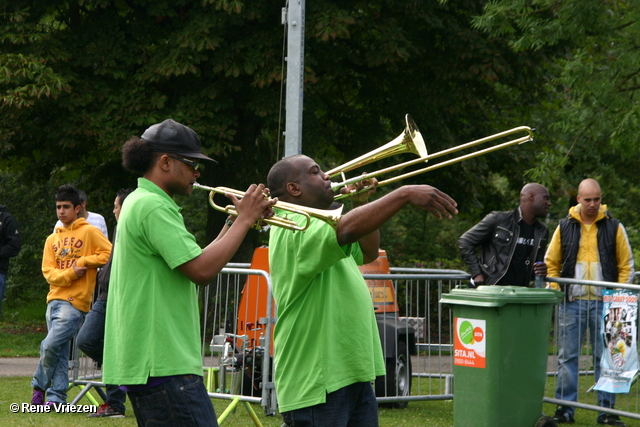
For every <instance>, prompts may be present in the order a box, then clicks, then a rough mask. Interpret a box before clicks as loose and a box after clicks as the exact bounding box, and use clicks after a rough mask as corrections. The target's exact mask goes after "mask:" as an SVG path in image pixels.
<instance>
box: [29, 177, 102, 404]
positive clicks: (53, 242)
mask: <svg viewBox="0 0 640 427" xmlns="http://www.w3.org/2000/svg"><path fill="white" fill-rule="evenodd" d="M80 208H81V206H80V195H79V193H78V190H77V189H75V188H74V187H73V186H71V185H63V186H60V187H59V188H58V192H57V193H56V213H57V215H58V219H59V220H60V221H61V222H62V227H56V228H55V232H54V233H53V234H51V235H50V236H49V237H48V238H47V241H46V242H45V244H44V252H43V255H42V274H43V275H44V277H45V279H46V280H47V282H48V283H49V294H48V295H47V314H46V319H47V329H48V332H47V336H46V337H45V339H44V340H42V343H41V344H40V363H39V364H38V368H37V370H36V372H35V374H34V376H33V379H32V380H31V386H32V387H33V396H32V398H31V403H32V404H33V405H42V404H44V403H45V402H44V400H45V393H46V397H47V403H46V404H47V405H53V404H64V403H65V402H66V400H67V389H68V388H69V374H68V366H69V349H70V345H71V340H72V338H73V337H74V336H75V335H76V333H77V332H78V330H79V329H80V326H81V325H82V321H83V320H84V316H85V314H86V313H87V312H88V311H89V309H90V308H91V297H92V295H93V289H94V288H95V286H96V275H97V269H98V267H101V266H103V265H104V264H105V263H106V262H107V261H108V260H109V255H110V254H111V242H109V240H108V239H107V238H106V237H105V236H104V235H103V234H102V232H101V231H100V230H99V229H98V228H96V227H94V226H93V225H90V224H89V223H88V222H87V221H86V220H85V219H84V218H82V217H80V216H79V215H78V214H79V212H80Z"/></svg>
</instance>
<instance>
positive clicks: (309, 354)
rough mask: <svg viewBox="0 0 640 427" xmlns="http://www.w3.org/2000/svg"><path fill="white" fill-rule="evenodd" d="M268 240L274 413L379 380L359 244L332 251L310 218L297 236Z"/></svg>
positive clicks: (329, 234)
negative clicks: (274, 316) (274, 315)
mask: <svg viewBox="0 0 640 427" xmlns="http://www.w3.org/2000/svg"><path fill="white" fill-rule="evenodd" d="M288 216H289V217H290V218H291V219H294V220H295V219H298V220H299V221H301V222H302V218H301V217H300V216H299V215H296V214H292V215H288ZM301 222H300V223H301ZM270 233H271V235H270V238H269V266H270V269H271V278H272V284H273V296H274V299H275V302H276V305H277V309H278V320H277V323H276V326H275V329H274V350H275V353H274V355H275V362H274V363H275V366H274V379H275V386H276V392H277V395H278V406H279V409H280V412H287V411H292V410H294V409H300V408H305V407H309V406H313V405H317V404H320V403H325V401H326V394H327V393H331V392H333V391H336V390H338V389H340V388H343V387H346V386H348V385H349V384H353V383H356V382H365V381H372V380H374V379H375V377H376V376H378V375H384V374H385V368H384V359H383V356H382V347H381V344H380V336H379V333H378V327H377V324H376V318H375V313H374V308H373V303H372V301H371V295H370V293H369V289H368V287H367V284H366V282H365V281H364V279H363V278H362V274H361V273H360V270H359V269H358V264H362V262H363V255H362V250H361V248H360V245H359V244H358V243H354V244H350V245H346V246H342V247H341V246H339V245H338V241H337V237H336V233H335V230H333V228H331V227H330V226H329V225H327V224H326V223H325V222H323V221H320V220H317V219H312V220H311V225H310V226H309V228H308V229H307V231H306V232H304V233H302V232H292V231H289V230H285V229H283V228H280V227H273V228H272V229H271V231H270Z"/></svg>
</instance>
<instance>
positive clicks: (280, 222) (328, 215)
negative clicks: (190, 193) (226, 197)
mask: <svg viewBox="0 0 640 427" xmlns="http://www.w3.org/2000/svg"><path fill="white" fill-rule="evenodd" d="M193 188H199V189H201V190H207V191H209V205H211V207H212V208H213V209H215V210H217V211H220V212H224V213H226V214H227V215H233V216H238V210H237V209H236V207H235V206H234V205H227V206H220V205H218V204H216V202H215V201H214V200H213V198H214V196H215V195H216V194H233V195H234V196H236V197H237V198H238V199H242V198H243V197H244V195H245V192H244V191H239V190H234V189H233V188H227V187H208V186H206V185H202V184H198V183H197V182H195V183H194V184H193ZM264 197H265V199H268V198H269V196H267V195H266V194H265V195H264ZM273 207H274V208H276V209H280V210H283V211H286V212H290V213H295V214H299V215H302V216H303V218H304V222H303V223H302V224H299V223H297V222H296V221H294V220H292V219H289V218H287V217H286V216H278V215H274V216H273V217H271V218H267V219H263V220H260V221H259V222H258V223H256V224H254V228H258V229H261V228H262V226H261V225H260V222H264V223H266V224H269V225H275V226H277V227H282V228H286V229H287V230H292V231H305V230H306V229H307V228H309V225H310V224H311V218H317V219H320V220H322V221H324V222H326V223H327V224H329V225H330V226H331V227H333V228H334V229H337V228H338V221H339V220H340V215H342V206H340V207H339V208H337V209H332V210H323V209H315V208H309V207H307V206H301V205H296V204H295V203H287V202H280V201H278V202H276V204H275V205H273Z"/></svg>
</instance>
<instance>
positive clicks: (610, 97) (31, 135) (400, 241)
mask: <svg viewBox="0 0 640 427" xmlns="http://www.w3.org/2000/svg"><path fill="white" fill-rule="evenodd" d="M284 6H285V4H284V3H283V4H282V5H277V4H274V3H273V2H269V1H265V0H256V1H252V2H242V1H236V0H204V1H202V0H198V1H195V0H172V1H169V0H154V1H149V0H93V1H87V0H49V1H46V2H33V1H28V0H13V1H11V2H5V3H4V5H3V6H2V19H1V20H0V27H2V31H0V46H1V47H2V49H1V50H0V173H2V174H11V176H12V177H18V178H15V179H16V180H17V181H18V182H21V183H24V185H27V186H30V187H31V188H38V189H43V191H44V192H45V193H52V192H53V190H54V189H55V187H56V186H57V185H59V184H61V183H65V182H72V183H74V184H76V185H78V186H79V187H81V188H83V189H84V190H85V191H86V192H87V193H88V194H89V195H90V197H91V206H92V209H95V210H97V211H99V212H102V213H103V214H106V213H108V212H110V209H111V208H110V206H111V204H112V201H113V197H114V195H115V192H116V191H117V190H118V189H120V188H124V187H132V186H135V177H134V176H132V175H130V174H128V173H126V172H124V171H123V170H122V168H121V166H120V152H119V149H120V147H121V145H122V143H123V142H124V141H125V140H126V139H128V138H129V137H130V136H131V135H140V134H141V133H142V132H143V131H144V129H145V128H146V127H148V126H149V125H151V124H153V123H156V122H158V121H161V120H164V119H166V118H169V117H170V118H173V119H175V120H177V121H180V122H182V123H184V124H186V125H188V126H190V127H192V128H193V129H195V130H196V131H197V132H198V134H199V135H200V137H201V139H202V141H203V146H204V149H205V151H206V152H207V153H208V154H209V155H211V156H212V157H214V158H216V159H218V160H219V161H220V163H219V165H217V166H216V167H208V168H206V169H205V170H204V172H203V176H202V177H201V178H200V181H201V182H202V183H203V184H207V185H221V186H222V185H223V186H228V187H232V188H236V189H239V190H244V189H245V188H246V187H247V186H248V185H249V184H250V183H252V182H258V181H264V180H265V177H266V174H267V172H268V170H269V168H270V166H271V165H272V164H273V163H274V162H275V161H277V160H278V159H279V158H281V157H282V155H283V153H282V148H281V146H282V144H283V138H282V135H281V133H282V130H283V129H284V125H283V123H282V120H283V119H282V117H284V114H283V108H284V105H283V104H282V100H283V99H284V98H283V93H282V91H283V87H284V86H283V84H284V81H283V78H284V68H285V67H284V64H285V62H284V59H285V56H286V52H284V51H283V47H284V46H286V43H285V37H286V28H285V27H283V26H282V25H281V8H282V7H284ZM638 13H640V12H638V6H636V5H635V4H634V3H631V2H628V3H627V2H624V1H616V0H607V1H602V2H586V3H585V2H582V1H579V0H569V1H563V2H558V1H551V0H535V1H521V0H495V1H491V2H486V1H483V0H450V1H439V2H421V1H417V0H405V1H397V0H371V1H366V2H365V1H362V0H348V1H336V0H321V1H315V2H307V4H306V11H305V26H306V32H305V74H304V75H305V95H304V119H303V142H302V147H303V148H302V150H303V153H305V154H308V155H310V156H313V157H315V158H316V159H317V160H318V161H319V162H320V163H321V165H322V166H324V167H327V168H328V167H333V166H337V165H338V164H341V163H343V162H344V161H346V160H350V159H352V158H355V157H356V156H359V155H361V154H363V153H366V152H369V151H371V150H373V149H374V148H376V147H377V146H379V145H381V144H383V143H386V142H387V141H390V140H392V139H393V138H395V137H396V136H398V134H399V133H400V132H401V131H402V130H403V126H404V124H403V117H404V115H405V114H406V113H409V114H411V115H412V116H413V118H414V119H415V121H416V123H417V124H418V126H419V127H420V130H421V132H422V134H423V136H424V138H425V141H426V144H427V148H428V150H429V152H430V153H434V152H438V151H441V150H444V149H447V148H451V147H455V146H458V145H460V144H463V143H466V142H469V141H472V140H475V139H478V138H481V137H485V136H488V135H492V134H495V133H497V132H500V131H503V130H506V129H510V128H513V127H516V126H520V125H529V126H531V127H535V128H536V140H535V141H534V142H532V143H527V144H524V145H521V146H517V147H510V148H507V149H503V150H500V151H496V152H494V153H491V154H489V155H484V156H479V157H474V158H471V159H468V160H464V161H462V162H460V163H458V164H455V165H453V166H449V167H446V168H442V169H438V170H436V171H434V172H429V173H427V174H425V175H420V176H418V177H416V178H411V179H408V180H406V181H403V183H430V184H432V185H435V186H436V187H438V188H440V189H442V190H443V191H445V192H447V193H448V194H450V195H452V196H453V197H454V198H455V199H456V200H458V202H459V209H460V212H461V213H460V215H459V217H460V218H459V219H458V220H456V221H453V222H452V223H451V224H447V225H443V223H442V222H437V221H435V220H433V219H431V218H429V217H428V215H426V214H425V213H424V212H422V211H418V210H415V209H408V210H407V212H406V214H403V215H402V216H399V217H398V218H395V219H394V220H393V222H392V223H391V224H389V226H388V227H385V228H384V229H383V245H385V248H386V249H387V251H388V252H389V253H390V256H391V257H392V259H394V258H396V259H400V258H403V259H404V260H423V261H429V260H432V259H435V258H438V257H444V258H454V257H456V255H457V254H456V250H455V238H456V237H457V235H459V234H460V233H461V232H462V231H464V229H465V228H466V227H468V226H469V225H470V224H473V223H474V222H476V221H478V220H479V219H480V218H482V216H484V214H486V213H487V212H488V211H490V210H494V209H499V210H506V209H511V208H513V207H514V206H515V205H516V204H517V194H518V191H519V189H520V188H521V187H522V185H523V184H524V183H525V182H527V181H529V180H535V181H539V182H541V183H543V184H545V185H547V186H548V187H549V188H550V190H551V192H552V193H553V194H554V195H555V197H556V200H557V201H558V202H560V203H556V207H555V208H554V217H555V218H557V217H558V216H560V215H563V214H564V212H566V208H567V207H568V206H565V204H568V198H569V197H570V196H571V195H572V194H573V193H574V192H575V188H576V186H577V183H578V182H579V180H580V179H581V178H582V177H584V176H587V175H588V176H593V177H595V178H597V179H599V180H600V181H601V183H602V185H603V189H604V191H605V198H606V202H607V203H609V204H610V205H611V206H612V208H614V210H613V212H614V214H616V215H617V216H619V217H620V218H621V219H622V220H623V222H625V223H630V222H631V220H632V218H633V216H632V214H633V212H634V210H633V207H634V205H636V204H637V202H638V198H639V197H640V194H638V189H637V186H636V185H635V182H637V180H636V179H635V176H634V165H635V164H636V163H637V161H636V163H634V160H635V158H636V157H637V154H636V153H637V148H638V147H637V145H638V144H637V142H638V141H637V135H638V132H637V131H636V130H637V129H636V128H637V127H638V118H637V116H638V115H637V100H636V90H637V86H638V85H637V72H638V64H640V61H639V60H638V55H640V54H638V53H637V52H638V49H635V47H636V46H635V45H636V44H637V40H638V37H637V36H638V25H637V18H638ZM463 154H467V153H466V152H461V153H459V155H463ZM408 157H409V156H407V155H403V156H400V157H399V158H398V157H393V158H389V159H385V160H382V161H380V162H378V163H376V164H374V165H371V167H370V168H367V169H369V170H372V169H379V168H381V167H383V166H388V165H391V164H396V163H399V162H400V161H402V160H406V159H407V158H408ZM389 187H392V186H389ZM388 190H389V188H387V187H385V188H382V189H380V191H379V192H380V193H384V192H386V191H388ZM16 200H19V198H18V199H16ZM180 202H181V204H184V205H185V211H184V212H185V217H186V218H188V220H189V222H190V223H189V227H190V229H192V230H195V232H196V233H197V235H198V238H199V242H200V243H202V244H204V243H205V242H206V241H208V240H209V239H211V238H212V236H214V235H215V234H217V230H218V229H219V227H220V226H221V224H222V221H223V220H224V218H225V216H224V215H223V214H220V213H218V212H214V211H212V210H211V209H208V211H207V215H206V217H207V220H206V224H205V223H203V222H205V220H204V217H205V215H204V213H203V211H204V209H205V206H206V204H207V202H206V194H204V192H202V193H200V194H196V195H195V197H192V198H191V199H189V200H184V201H183V200H181V201H180ZM5 204H6V203H5ZM12 210H14V211H15V209H13V208H12ZM39 215H43V214H42V213H39ZM105 216H107V215H105ZM110 221H112V219H110ZM417 224H419V226H418V227H416V225H417ZM47 232H49V229H48V228H47V229H43V230H41V233H43V234H44V233H47ZM418 235H419V239H416V236H418ZM43 238H44V237H43ZM264 241H265V237H264V235H260V234H258V233H253V232H252V234H251V236H250V238H249V239H247V242H245V245H244V249H243V250H242V251H241V253H240V254H239V255H238V259H241V260H247V259H248V257H249V255H250V253H251V251H252V248H253V247H254V246H255V245H258V244H260V243H262V242H264ZM638 243H639V244H640V242H638Z"/></svg>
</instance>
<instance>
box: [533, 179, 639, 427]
mask: <svg viewBox="0 0 640 427" xmlns="http://www.w3.org/2000/svg"><path fill="white" fill-rule="evenodd" d="M577 201H578V204H577V205H576V206H573V207H572V208H571V209H569V215H568V216H567V217H566V218H564V219H562V220H561V221H560V223H559V224H558V228H557V229H556V231H555V233H554V234H553V237H552V238H551V243H550V244H549V248H548V249H547V254H546V256H545V261H546V263H547V275H548V276H549V277H566V278H576V279H579V280H599V281H607V282H617V283H629V282H630V281H631V277H632V275H633V253H632V251H631V246H630V245H629V239H628V238H627V233H626V231H625V228H624V226H623V225H622V224H621V223H620V221H618V220H617V219H615V218H613V217H612V216H611V215H610V214H609V212H608V211H607V206H606V205H603V204H601V202H602V192H601V190H600V184H598V182H597V181H596V180H594V179H585V180H583V181H582V182H581V183H580V185H579V187H578V197H577ZM552 286H554V287H557V284H556V283H553V284H552ZM562 287H563V288H564V291H565V293H566V298H565V301H564V302H563V303H562V304H561V305H560V306H559V308H558V325H559V327H560V331H559V337H558V387H557V389H556V399H562V400H569V401H574V402H575V401H577V398H578V360H579V356H580V349H581V348H582V341H583V338H584V333H585V331H586V328H587V327H588V328H589V331H590V334H591V335H590V337H591V339H590V342H591V344H592V350H593V357H594V368H595V376H596V381H597V379H598V377H599V376H600V359H601V357H602V351H603V341H602V288H601V287H596V286H588V285H581V284H571V285H563V286H562ZM598 405H599V406H601V407H605V408H613V406H614V405H615V394H613V393H607V392H602V391H598ZM574 412H575V408H574V407H571V406H559V407H558V408H557V410H556V412H555V415H554V419H555V421H556V422H558V423H568V424H571V423H573V422H574V417H573V414H574ZM596 421H597V423H598V424H606V425H613V426H618V427H624V426H625V424H624V423H623V422H622V421H621V420H620V419H619V418H618V416H616V415H611V414H607V413H603V412H601V413H599V414H598V417H597V420H596Z"/></svg>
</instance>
